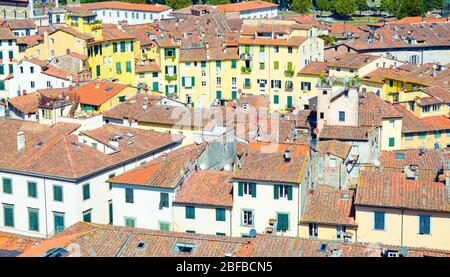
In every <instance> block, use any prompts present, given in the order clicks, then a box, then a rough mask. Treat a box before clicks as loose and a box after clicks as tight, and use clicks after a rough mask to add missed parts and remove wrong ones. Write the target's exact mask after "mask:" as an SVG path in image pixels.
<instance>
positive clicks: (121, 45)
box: [120, 41, 125, 52]
mask: <svg viewBox="0 0 450 277" xmlns="http://www.w3.org/2000/svg"><path fill="white" fill-rule="evenodd" d="M120 52H125V41H121V42H120Z"/></svg>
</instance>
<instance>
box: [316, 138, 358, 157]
mask: <svg viewBox="0 0 450 277" xmlns="http://www.w3.org/2000/svg"><path fill="white" fill-rule="evenodd" d="M351 148H352V146H351V144H349V143H345V142H342V141H338V140H325V141H320V142H319V143H318V150H319V153H320V154H331V155H334V156H336V157H339V158H342V159H345V158H347V156H348V154H349V153H350V149H351Z"/></svg>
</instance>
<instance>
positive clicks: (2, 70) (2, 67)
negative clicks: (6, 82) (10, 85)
mask: <svg viewBox="0 0 450 277" xmlns="http://www.w3.org/2000/svg"><path fill="white" fill-rule="evenodd" d="M0 74H5V67H4V65H0Z"/></svg>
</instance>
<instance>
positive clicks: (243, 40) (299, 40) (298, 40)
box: [239, 36, 308, 46]
mask: <svg viewBox="0 0 450 277" xmlns="http://www.w3.org/2000/svg"><path fill="white" fill-rule="evenodd" d="M307 40H308V37H301V36H293V37H290V38H289V39H271V38H261V37H258V38H250V37H240V38H239V44H244V45H245V44H248V45H277V46H299V45H301V44H303V43H304V42H305V41H307Z"/></svg>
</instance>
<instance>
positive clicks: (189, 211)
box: [186, 206, 195, 219]
mask: <svg viewBox="0 0 450 277" xmlns="http://www.w3.org/2000/svg"><path fill="white" fill-rule="evenodd" d="M186 218H188V219H195V207H193V206H186Z"/></svg>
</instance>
